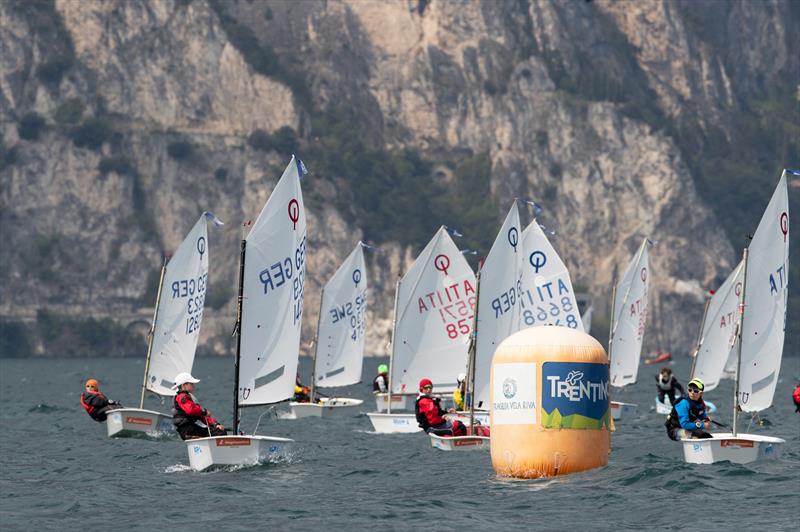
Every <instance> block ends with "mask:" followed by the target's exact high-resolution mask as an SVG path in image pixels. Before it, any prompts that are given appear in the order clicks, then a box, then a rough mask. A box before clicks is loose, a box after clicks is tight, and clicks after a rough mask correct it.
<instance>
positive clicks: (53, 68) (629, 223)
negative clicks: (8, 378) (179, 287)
mask: <svg viewBox="0 0 800 532" xmlns="http://www.w3.org/2000/svg"><path fill="white" fill-rule="evenodd" d="M696 4H697V3H689V2H678V1H655V0H650V1H646V2H635V3H634V2H615V1H611V0H604V1H595V2H584V1H562V2H530V1H524V0H518V1H517V0H513V1H512V0H508V1H505V2H488V1H487V2H478V1H474V2H461V1H442V0H413V1H412V0H397V1H392V2H387V1H383V0H374V1H373V0H339V1H325V2H323V1H319V2H312V1H308V2H284V1H281V0H274V1H273V0H266V1H259V0H253V1H249V0H243V1H230V2H222V1H214V0H212V1H205V0H193V1H192V0H183V1H172V0H159V1H149V2H148V1H129V2H114V1H104V2H99V1H98V2H82V1H78V0H55V1H49V0H41V1H36V2H26V1H10V2H2V3H0V47H1V48H2V53H1V54H0V121H2V128H1V129H0V134H2V145H0V156H2V159H0V184H1V186H2V190H0V202H2V203H1V204H0V223H1V224H2V226H0V230H1V231H2V238H3V245H2V247H0V261H2V264H3V267H2V270H0V276H2V283H1V284H0V318H1V319H2V322H3V331H2V332H3V335H4V338H5V340H4V343H0V345H1V346H3V350H4V352H3V353H2V355H3V356H13V355H15V354H24V353H25V352H30V353H34V354H48V355H58V354H63V353H64V352H66V353H69V354H84V355H89V354H104V353H102V352H101V353H98V352H97V351H103V352H107V353H113V354H135V353H130V351H134V352H135V351H136V349H138V344H137V340H136V339H137V338H139V337H138V336H137V334H136V333H137V331H139V330H141V326H142V325H143V323H145V322H146V320H147V319H149V313H150V312H151V310H150V309H151V306H152V297H153V283H154V273H153V272H157V269H158V266H159V264H160V261H161V256H162V255H163V254H164V253H168V252H169V251H170V250H171V249H174V248H175V247H176V246H177V244H178V243H179V242H180V240H181V239H182V237H183V235H184V233H185V232H186V231H188V229H189V228H190V226H191V224H192V223H193V222H194V220H195V219H196V217H197V216H198V215H199V213H200V212H202V211H203V210H211V211H213V212H215V213H216V214H217V215H218V216H219V217H220V218H222V219H223V220H225V221H226V222H228V224H227V225H226V226H225V227H224V228H221V229H217V228H211V229H210V237H209V238H210V253H211V257H212V266H211V272H210V277H211V289H210V294H209V303H208V304H207V310H206V314H205V316H206V317H205V323H204V328H203V337H202V339H201V350H204V351H206V352H214V353H220V354H222V353H230V352H231V346H232V344H231V342H230V340H229V333H230V329H231V326H232V323H233V311H234V292H235V291H234V285H235V279H236V275H237V261H238V254H237V250H238V240H239V238H240V236H241V232H240V229H239V224H240V223H241V222H242V221H243V220H247V219H249V218H253V217H255V216H256V215H257V214H258V212H259V210H260V207H261V205H262V204H263V203H264V201H265V200H266V198H267V197H268V195H269V193H270V191H271V190H272V187H273V186H274V184H275V182H276V180H277V178H278V177H279V176H280V173H281V170H282V168H283V166H284V165H285V164H286V162H287V161H288V159H289V155H290V153H291V152H292V151H296V152H297V153H298V155H299V156H300V157H301V158H303V160H304V162H305V164H306V166H307V167H308V168H309V170H310V172H311V176H310V177H309V178H308V179H307V181H306V183H305V184H304V187H308V188H307V189H306V208H307V215H308V221H309V251H308V263H307V268H308V273H307V279H308V282H307V284H306V296H305V297H306V301H307V303H306V306H305V308H306V313H305V316H304V336H305V338H307V339H308V340H309V341H310V339H311V338H312V337H313V325H314V324H315V323H316V314H317V310H318V300H319V289H320V287H321V286H322V284H324V283H325V282H326V280H327V278H329V277H330V275H331V274H332V273H333V272H334V271H335V269H336V268H337V267H338V264H339V262H340V261H341V260H342V259H343V258H344V257H345V256H346V255H347V254H348V253H349V251H350V250H351V249H352V247H353V245H355V243H356V242H357V241H358V240H359V239H361V238H367V239H370V240H371V241H372V242H373V243H375V244H377V245H378V246H379V247H380V249H379V250H378V251H376V252H374V253H372V254H370V255H369V257H368V266H369V270H370V273H369V277H370V278H369V281H370V284H371V287H372V291H371V295H372V299H371V302H370V321H369V323H370V325H369V332H368V338H369V343H368V349H369V352H370V353H377V354H383V353H385V352H386V344H387V338H388V330H389V328H390V319H391V316H390V314H391V306H392V301H391V300H392V297H393V284H394V281H395V279H396V278H397V276H398V275H399V274H401V273H402V272H403V271H404V270H405V269H406V268H407V267H408V266H409V265H410V263H411V262H412V261H413V258H414V256H415V254H416V252H417V251H418V250H419V249H420V248H421V247H422V246H423V245H424V244H425V240H424V238H420V237H418V236H417V235H421V234H429V235H432V234H433V232H434V230H435V228H436V227H438V226H439V225H440V224H448V225H455V226H459V223H461V222H463V223H464V224H466V229H465V228H461V227H460V229H462V232H466V233H467V238H468V239H469V238H472V240H470V242H477V243H479V244H483V245H484V246H485V243H486V242H487V241H488V242H491V239H492V238H493V235H492V233H493V232H494V231H495V230H496V228H497V227H498V226H499V219H500V217H501V216H502V215H504V213H505V211H506V210H507V208H508V207H509V205H510V202H511V201H512V199H513V198H515V197H520V198H528V199H534V200H536V201H537V202H538V203H540V204H541V205H542V206H543V208H544V210H543V212H542V214H541V221H542V223H545V224H547V225H548V227H553V228H555V229H556V238H555V240H554V245H555V247H556V248H557V249H558V250H559V252H560V253H561V255H562V258H563V259H564V260H565V261H566V263H567V264H568V266H569V267H570V270H571V273H572V276H573V282H574V283H576V284H577V285H579V286H581V287H584V288H585V289H586V290H587V291H588V292H589V293H590V294H591V295H592V297H593V298H594V299H595V308H597V309H599V310H601V311H602V309H603V307H607V303H606V301H607V300H608V297H609V291H610V285H611V279H612V276H613V275H614V274H615V272H618V271H621V269H622V268H624V265H625V263H626V262H627V261H628V260H629V258H630V256H631V254H632V253H633V252H634V251H635V249H636V248H637V246H638V245H639V244H640V243H641V240H642V239H643V238H645V237H649V238H651V239H653V240H655V241H657V245H656V246H655V248H654V249H653V250H652V251H651V254H650V256H651V268H652V271H653V272H654V275H653V278H652V279H653V285H652V295H653V298H652V300H651V305H652V306H651V309H652V310H651V321H650V324H651V326H650V327H649V329H648V331H649V332H648V334H647V335H646V343H647V344H649V346H650V347H656V346H658V347H662V348H668V349H672V350H674V351H679V352H680V351H685V350H687V349H688V348H689V345H690V344H691V343H692V341H693V338H694V336H695V334H696V327H697V323H698V322H699V317H700V315H701V313H702V301H703V298H704V294H705V293H706V290H707V289H708V288H712V287H715V285H716V284H718V283H719V281H720V280H721V279H722V278H723V277H724V276H725V275H727V272H728V271H729V270H730V269H731V268H732V266H733V265H734V264H735V262H736V261H737V252H736V251H735V248H738V247H739V246H740V245H741V243H740V242H738V241H735V242H733V243H732V242H731V239H730V238H731V236H735V235H736V234H741V232H742V231H745V230H749V231H750V232H752V230H753V229H754V227H755V223H757V220H758V217H759V216H760V212H761V210H763V207H764V206H765V205H766V199H765V198H768V197H769V195H770V194H771V191H772V187H773V186H774V183H775V182H776V181H777V178H778V176H779V168H780V167H782V166H784V165H791V164H792V163H795V164H796V162H797V160H798V157H797V156H798V154H797V146H798V140H797V137H796V136H794V135H795V134H796V130H794V129H791V122H793V123H794V124H797V123H798V121H797V120H796V119H795V120H793V121H792V120H791V119H789V118H788V117H787V125H786V126H785V128H786V129H785V131H786V133H785V135H784V137H780V138H776V140H775V142H774V143H773V144H774V146H775V149H774V151H775V154H776V156H775V157H772V158H770V160H769V161H768V166H767V167H765V166H764V165H763V164H760V165H759V164H756V162H754V163H753V164H754V166H755V167H756V168H759V171H758V172H757V173H756V174H754V175H749V174H748V175H749V178H748V179H747V181H746V182H747V184H748V186H749V187H750V189H752V190H756V191H757V192H755V193H754V195H753V196H752V197H750V198H748V199H747V200H752V203H753V204H754V206H753V207H752V209H750V210H747V212H746V213H744V214H743V215H742V216H739V217H738V218H741V220H737V217H736V216H735V215H733V216H732V214H731V212H730V210H729V209H730V208H731V207H732V206H735V201H734V203H733V205H732V204H730V201H728V203H725V202H723V201H720V198H721V197H722V198H728V199H730V198H734V199H735V198H736V197H737V196H736V195H735V194H731V193H730V191H725V192H720V193H719V194H717V195H715V192H714V191H715V190H716V189H715V187H717V186H718V183H719V182H723V183H724V180H723V179H721V178H720V176H718V175H717V172H718V171H719V172H722V171H725V170H724V169H715V168H710V167H709V166H708V165H706V164H704V161H706V160H708V159H707V154H709V153H712V152H713V153H714V154H715V155H716V156H717V157H720V150H723V151H724V150H725V149H728V150H731V149H733V148H735V147H736V146H737V142H740V140H741V139H739V137H737V134H738V133H737V131H739V129H738V128H737V124H738V122H737V120H739V119H740V117H742V116H747V113H757V112H762V111H763V108H762V107H758V106H756V105H755V104H754V102H757V103H758V102H765V101H767V102H773V100H774V101H777V104H776V105H778V112H779V113H780V112H781V111H780V110H781V109H783V108H784V107H781V106H785V105H786V102H787V101H788V102H789V104H788V105H789V108H790V109H791V110H792V111H793V112H794V113H795V118H796V112H797V96H796V94H794V93H792V90H794V91H795V93H796V91H797V79H798V76H797V73H798V62H800V53H798V45H797V42H796V39H791V38H790V35H789V30H788V28H789V27H791V26H792V24H794V25H795V26H796V25H797V23H798V22H800V10H798V8H797V7H796V5H793V4H792V3H791V2H780V1H774V2H762V3H752V2H746V1H742V2H731V3H721V2H709V3H708V4H704V7H702V8H701V7H698V6H697V5H696ZM766 58H768V59H766ZM792 76H794V77H792ZM787 80H788V81H787ZM792 80H793V81H792ZM784 87H788V89H786V90H784V92H780V90H783V89H782V88H784ZM786 91H788V93H787V92H786ZM775 94H777V96H775ZM786 94H789V96H788V97H787V96H786ZM773 96H774V98H773ZM769 98H772V99H769ZM787 98H788V99H787ZM754 109H755V110H754ZM770 109H771V108H768V109H767V110H766V111H763V112H762V114H761V115H757V116H766V115H764V114H763V113H768V112H773V113H774V111H770ZM754 116H755V115H754ZM769 116H771V115H769ZM320 117H327V118H326V120H321V118H320ZM756 122H757V121H756ZM331 124H334V125H333V126H332V125H331ZM753 127H761V128H762V129H763V130H765V131H766V130H768V129H769V128H770V127H771V124H770V123H766V124H761V125H760V126H759V125H758V124H756V126H753ZM782 127H784V126H782ZM782 131H783V130H782ZM342 138H346V139H351V140H352V142H350V141H348V142H342V141H341V139H342ZM773 144H770V146H773ZM354 146H355V148H353V147H354ZM348 149H352V150H353V151H354V152H359V153H352V154H351V153H350V152H348V151H347V150H348ZM713 150H717V151H715V152H714V151H713ZM734 151H735V150H734ZM362 152H368V153H369V154H371V156H373V159H370V161H373V160H377V161H386V162H388V163H391V165H393V166H392V167H393V168H397V170H393V172H394V173H391V174H387V175H388V176H389V177H388V178H386V179H384V181H385V182H383V183H381V184H380V185H381V186H380V187H378V186H377V185H376V184H375V177H374V175H375V174H374V173H373V172H372V171H369V170H364V168H366V167H365V166H364V164H361V165H360V166H359V164H360V163H359V164H356V162H358V161H361V162H363V160H364V159H363V157H364V155H363V153H362ZM401 154H403V155H401ZM723 156H724V155H723ZM359 157H360V158H359ZM481 158H483V159H481ZM479 159H480V160H485V162H486V164H485V172H483V173H484V174H485V175H482V176H481V175H479V176H478V181H479V182H480V183H481V186H485V194H484V192H480V191H473V192H477V193H473V194H472V195H473V196H477V195H485V196H486V198H483V197H481V198H479V201H480V202H483V203H474V201H478V200H473V199H470V198H469V197H468V196H470V194H469V193H468V192H469V187H470V186H472V185H471V184H469V185H466V184H465V179H466V178H465V177H464V176H465V175H471V174H469V172H466V173H465V172H464V171H460V170H459V168H461V169H463V168H464V167H463V165H462V166H459V165H460V164H462V163H463V161H465V160H466V161H475V160H479ZM354 161H356V162H354ZM409 161H411V163H410V162H409ZM412 163H413V164H412ZM391 165H390V166H391ZM409 165H411V166H412V167H413V168H416V174H415V179H416V181H415V183H417V185H415V186H416V187H417V188H412V187H411V186H410V185H407V183H410V182H411V181H410V180H408V181H406V180H405V179H406V177H407V176H406V173H404V172H406V169H407V168H408V167H409ZM374 167H375V166H374V164H373V166H370V167H368V168H374ZM478 173H479V174H480V172H478ZM481 180H482V181H481ZM426 183H427V184H429V187H430V190H436V191H437V192H436V194H438V196H437V198H435V200H436V202H435V203H430V202H429V200H428V199H426V198H425V196H426V192H425V191H426V187H427V186H428V185H426ZM750 189H747V190H750ZM365 190H368V191H370V193H369V194H366V193H365V192H364V191H365ZM374 191H377V192H374ZM409 191H411V192H409ZM414 191H416V192H414ZM465 191H466V192H465ZM412 192H413V194H412ZM403 194H406V195H408V194H410V195H411V196H412V197H411V198H410V199H408V198H406V200H407V201H405V202H401V201H400V198H401V196H403ZM431 194H433V193H431ZM793 194H794V193H793ZM451 197H453V198H456V197H459V198H462V199H461V200H459V201H463V202H464V203H463V205H467V204H469V205H471V208H472V207H474V209H472V210H471V211H470V214H469V216H467V215H466V214H464V213H465V212H466V211H467V210H469V209H466V208H453V207H452V205H451V204H449V203H448V200H449V198H451ZM395 198H398V202H397V203H393V200H394V199H395ZM414 198H418V200H414ZM487 199H488V200H487ZM484 200H487V201H484ZM489 200H490V201H489ZM747 200H744V199H743V200H742V201H747ZM430 201H432V200H430ZM453 201H456V200H455V199H454V200H453ZM726 201H727V200H726ZM731 201H733V200H731ZM469 202H473V203H474V204H473V203H469ZM759 202H760V203H759ZM418 205H422V206H426V209H427V210H426V211H424V212H421V211H420V210H419V208H420V207H419V206H418ZM442 205H444V206H445V207H442V208H441V209H439V208H438V207H436V206H442ZM448 205H449V206H448ZM458 205H459V206H461V205H462V204H458ZM431 206H433V207H431ZM476 210H477V211H482V212H479V213H478V214H475V213H474V211H476ZM531 214H532V213H527V214H526V215H525V216H524V219H525V221H526V222H527V221H528V220H529V219H530V216H531ZM387 219H390V220H393V221H392V224H393V225H395V226H397V225H399V224H404V223H406V222H407V223H408V224H413V225H414V227H415V228H418V230H415V231H414V232H409V233H408V234H413V235H415V238H414V239H413V241H410V240H411V239H410V238H407V237H404V236H403V235H402V234H401V233H402V231H403V228H402V227H399V228H398V227H394V228H381V223H382V221H385V220H387ZM737 223H740V224H741V226H742V227H744V229H743V228H742V227H740V226H738V225H736V224H737ZM493 224H494V225H493ZM470 232H471V233H472V234H470ZM737 232H738V233H737ZM461 245H466V242H464V243H461ZM795 249H796V246H795ZM480 251H482V252H483V253H485V252H487V251H488V247H486V249H481V250H480ZM156 280H157V279H156ZM607 311H608V309H607V308H606V312H607ZM90 318H91V320H90ZM107 318H111V320H107ZM87 320H88V321H87ZM87 330H88V332H87ZM81 331H84V332H81ZM92 331H94V332H92ZM651 332H652V333H651ZM597 334H598V335H600V336H601V337H602V336H603V334H604V333H603V332H600V331H598V332H597ZM97 335H100V336H102V335H107V336H112V337H113V336H117V337H126V338H128V337H129V338H130V342H129V343H128V344H121V343H120V342H119V341H116V342H114V341H108V340H107V339H106V341H105V343H103V342H94V343H93V340H91V339H92V338H95V337H96V336H97ZM95 339H96V338H95ZM89 351H93V352H89ZM60 352H61V353H60Z"/></svg>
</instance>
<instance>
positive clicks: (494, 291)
mask: <svg viewBox="0 0 800 532" xmlns="http://www.w3.org/2000/svg"><path fill="white" fill-rule="evenodd" d="M524 256H525V253H524V251H523V246H522V238H521V231H520V220H519V209H518V208H517V202H516V201H514V204H513V205H512V206H511V209H510V210H509V211H508V214H507V215H506V219H505V221H504V222H503V225H502V227H501V228H500V232H499V233H498V234H497V237H496V238H495V240H494V243H493V244H492V247H491V249H490V250H489V254H488V255H487V256H486V260H485V261H484V263H483V267H482V268H481V275H480V284H481V287H480V290H481V295H480V298H479V300H478V318H477V330H476V331H475V334H476V342H477V345H476V351H475V362H474V364H475V371H474V385H473V386H472V389H473V390H474V391H475V392H474V397H475V400H474V405H475V408H477V409H488V408H489V399H490V393H491V382H490V373H491V366H492V356H494V351H495V349H496V348H497V346H498V345H499V344H500V342H502V341H503V340H505V339H506V338H508V337H509V336H511V335H512V334H514V333H515V332H517V331H518V330H519V329H520V312H521V309H520V301H519V297H518V295H519V293H520V286H521V283H522V275H523V274H522V271H523V261H524Z"/></svg>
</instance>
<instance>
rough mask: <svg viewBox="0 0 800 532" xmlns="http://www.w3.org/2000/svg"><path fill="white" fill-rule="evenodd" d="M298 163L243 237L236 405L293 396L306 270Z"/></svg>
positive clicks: (292, 165)
mask: <svg viewBox="0 0 800 532" xmlns="http://www.w3.org/2000/svg"><path fill="white" fill-rule="evenodd" d="M300 165H302V163H301V162H300V161H298V160H297V159H295V158H294V157H292V160H291V161H290V162H289V166H287V167H286V170H284V172H283V175H282V176H281V178H280V180H279V181H278V184H277V185H275V190H273V191H272V195H271V196H270V197H269V200H267V203H266V205H264V208H263V209H262V210H261V214H259V215H258V219H257V220H256V221H255V223H254V224H253V228H252V229H251V230H250V233H249V234H248V235H247V238H246V241H247V245H246V249H245V261H244V295H243V301H242V322H241V332H240V334H241V355H240V361H239V404H240V405H258V404H265V403H276V402H278V401H283V400H285V399H288V398H290V397H291V396H292V395H293V394H294V384H295V376H296V374H297V361H298V357H299V350H300V325H301V319H302V316H303V284H304V280H305V270H306V264H305V252H306V216H305V209H304V206H303V194H302V191H301V190H300Z"/></svg>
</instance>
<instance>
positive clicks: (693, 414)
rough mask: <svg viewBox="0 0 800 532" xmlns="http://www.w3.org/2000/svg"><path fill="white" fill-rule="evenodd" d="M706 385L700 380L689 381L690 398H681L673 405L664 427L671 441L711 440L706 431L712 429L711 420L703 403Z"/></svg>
mask: <svg viewBox="0 0 800 532" xmlns="http://www.w3.org/2000/svg"><path fill="white" fill-rule="evenodd" d="M703 388H705V384H703V381H701V380H700V379H692V380H690V381H689V384H688V386H687V389H688V391H689V395H688V397H679V398H678V400H677V401H676V402H675V403H673V405H672V412H670V413H669V415H668V416H667V421H666V422H665V423H664V426H665V427H666V429H667V435H668V436H669V438H670V439H671V440H675V441H678V440H680V439H681V438H711V437H712V436H711V434H709V433H708V432H706V430H705V429H708V428H709V427H711V419H710V418H709V417H708V414H707V413H706V404H705V402H704V401H703Z"/></svg>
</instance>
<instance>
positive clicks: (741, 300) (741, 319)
mask: <svg viewBox="0 0 800 532" xmlns="http://www.w3.org/2000/svg"><path fill="white" fill-rule="evenodd" d="M748 250H749V247H745V248H744V251H743V253H742V261H743V262H744V266H742V267H743V268H744V271H743V274H742V293H741V294H740V295H739V325H738V326H737V328H738V330H737V331H736V341H737V342H739V345H738V347H737V348H736V381H735V382H736V383H735V385H734V387H733V436H734V437H736V433H737V431H736V421H737V418H738V411H739V373H740V372H741V370H742V330H743V329H744V304H745V301H744V294H745V292H747V258H748Z"/></svg>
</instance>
